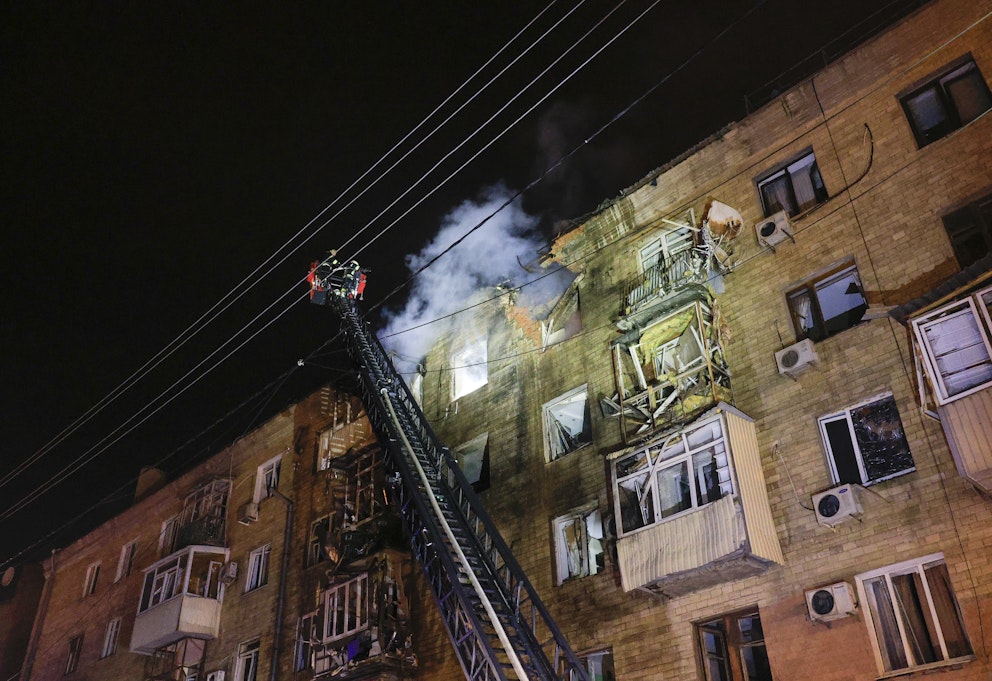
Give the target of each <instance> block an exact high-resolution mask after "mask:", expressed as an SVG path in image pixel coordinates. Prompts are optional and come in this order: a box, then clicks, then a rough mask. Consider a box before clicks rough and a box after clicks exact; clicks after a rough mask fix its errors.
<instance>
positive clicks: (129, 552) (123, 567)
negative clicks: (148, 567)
mask: <svg viewBox="0 0 992 681" xmlns="http://www.w3.org/2000/svg"><path fill="white" fill-rule="evenodd" d="M137 553H138V540H137V539H135V540H133V541H129V542H128V543H127V544H125V545H124V546H122V547H121V555H120V558H118V559H117V573H116V574H115V575H114V583H115V584H116V583H117V582H119V581H121V580H122V579H124V578H125V577H127V576H128V575H130V574H131V571H132V570H133V569H134V559H135V556H136V555H137Z"/></svg>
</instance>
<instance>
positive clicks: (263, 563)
mask: <svg viewBox="0 0 992 681" xmlns="http://www.w3.org/2000/svg"><path fill="white" fill-rule="evenodd" d="M271 551H272V545H271V544H266V545H265V546H262V547H260V548H257V549H255V550H254V551H252V552H251V553H250V554H248V574H247V575H246V576H245V593H247V592H249V591H254V590H255V589H257V588H259V587H260V586H265V585H266V584H268V583H269V553H270V552H271Z"/></svg>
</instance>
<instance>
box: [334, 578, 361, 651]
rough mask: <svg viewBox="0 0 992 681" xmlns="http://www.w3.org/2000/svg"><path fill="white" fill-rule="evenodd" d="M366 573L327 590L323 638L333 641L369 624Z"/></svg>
mask: <svg viewBox="0 0 992 681" xmlns="http://www.w3.org/2000/svg"><path fill="white" fill-rule="evenodd" d="M368 584H369V576H368V574H362V575H359V576H358V577H355V578H354V579H350V580H348V581H347V582H344V583H342V584H336V585H334V586H332V587H330V588H329V589H328V590H327V593H326V597H325V601H324V603H325V607H324V620H325V621H324V625H325V629H324V640H325V641H334V640H337V639H339V638H344V637H345V636H348V635H349V634H354V633H355V632H358V631H361V630H362V629H365V628H367V627H368V625H369V605H368V599H369V594H368Z"/></svg>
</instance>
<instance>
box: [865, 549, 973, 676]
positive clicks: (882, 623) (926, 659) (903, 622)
mask: <svg viewBox="0 0 992 681" xmlns="http://www.w3.org/2000/svg"><path fill="white" fill-rule="evenodd" d="M855 579H856V580H857V584H858V594H859V596H860V600H861V602H862V603H863V604H865V606H866V607H865V613H866V617H865V625H866V626H867V627H868V632H869V633H870V634H871V639H872V644H873V646H874V649H875V656H876V657H875V659H876V661H877V662H878V665H879V671H880V672H882V673H885V672H893V671H898V670H903V669H907V670H912V669H917V668H920V667H927V666H936V665H941V664H953V663H955V662H961V661H964V660H966V659H969V658H970V657H971V655H972V649H971V643H969V641H968V636H967V634H966V633H965V630H964V620H963V619H962V617H961V611H960V609H959V608H958V603H957V599H956V598H955V597H954V588H953V586H952V585H951V577H950V574H949V573H948V571H947V565H945V564H944V555H943V554H941V553H937V554H934V555H930V556H925V557H923V558H918V559H916V560H910V561H906V562H904V563H898V564H896V565H890V566H888V567H884V568H881V569H879V570H872V571H871V572H865V573H862V574H860V575H856V576H855Z"/></svg>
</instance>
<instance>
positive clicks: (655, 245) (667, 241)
mask: <svg viewBox="0 0 992 681" xmlns="http://www.w3.org/2000/svg"><path fill="white" fill-rule="evenodd" d="M693 244H694V241H693V232H692V229H691V228H690V227H688V226H686V227H675V228H673V229H667V230H666V231H664V232H663V233H662V234H660V235H659V236H656V237H654V238H653V239H652V240H651V241H650V242H648V244H647V245H646V246H644V247H643V248H641V250H640V259H641V271H642V272H647V271H649V270H651V269H653V268H655V267H657V266H659V265H662V266H664V265H665V264H667V263H670V262H671V260H672V256H674V255H677V254H678V253H682V252H683V251H688V250H689V249H691V248H692V247H693Z"/></svg>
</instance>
